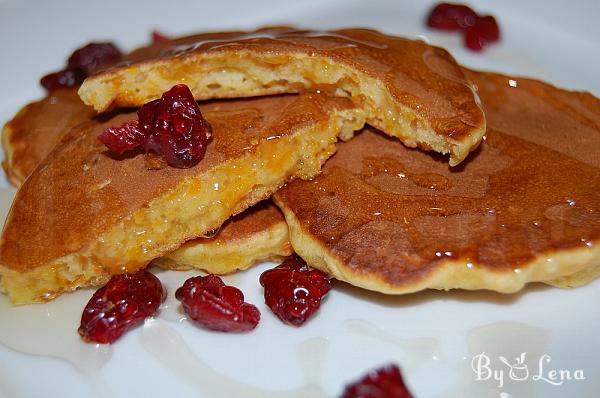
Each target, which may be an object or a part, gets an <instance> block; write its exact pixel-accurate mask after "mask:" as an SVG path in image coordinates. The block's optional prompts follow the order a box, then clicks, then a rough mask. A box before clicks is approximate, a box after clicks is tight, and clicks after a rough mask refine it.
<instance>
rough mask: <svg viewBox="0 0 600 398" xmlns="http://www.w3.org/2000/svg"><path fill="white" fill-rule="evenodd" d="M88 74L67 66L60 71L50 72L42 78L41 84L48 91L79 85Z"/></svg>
mask: <svg viewBox="0 0 600 398" xmlns="http://www.w3.org/2000/svg"><path fill="white" fill-rule="evenodd" d="M86 77H87V75H86V74H85V73H84V72H83V71H81V70H79V69H74V68H66V69H63V70H61V71H58V72H54V73H50V74H48V75H46V76H44V77H42V78H41V79H40V84H41V85H42V86H43V87H44V88H45V89H46V90H48V91H52V90H56V89H57V88H59V87H76V86H79V85H80V84H81V83H83V81H84V80H85V78H86Z"/></svg>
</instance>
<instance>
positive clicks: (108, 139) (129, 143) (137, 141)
mask: <svg viewBox="0 0 600 398" xmlns="http://www.w3.org/2000/svg"><path fill="white" fill-rule="evenodd" d="M139 124H140V123H139V121H137V120H130V121H128V122H126V123H124V124H122V125H121V126H119V127H110V128H107V129H106V130H104V132H103V133H102V134H100V135H99V136H98V139H99V140H100V141H102V143H103V144H104V145H106V146H107V147H108V148H110V149H111V150H112V151H113V152H116V153H118V154H122V153H123V152H127V151H130V150H132V149H135V148H137V147H138V146H140V145H141V144H142V142H143V141H144V140H145V138H146V137H145V136H144V135H143V134H142V132H141V131H140V128H139Z"/></svg>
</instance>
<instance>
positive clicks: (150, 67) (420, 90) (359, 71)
mask: <svg viewBox="0 0 600 398" xmlns="http://www.w3.org/2000/svg"><path fill="white" fill-rule="evenodd" d="M181 82H185V83H186V84H187V85H188V86H189V87H190V89H191V90H192V92H193V94H194V96H195V97H196V99H211V98H237V97H251V96H258V95H266V94H279V93H295V92H301V91H307V90H308V91H310V92H314V91H317V92H325V93H329V94H335V95H340V96H347V97H350V98H352V100H353V101H354V102H355V104H357V106H359V107H361V108H362V109H364V110H365V111H366V113H367V121H368V123H369V124H371V125H373V126H375V127H377V128H379V129H381V130H382V131H384V132H386V133H387V134H390V135H392V136H395V137H398V138H400V140H401V141H402V142H403V143H404V144H405V145H407V146H409V147H417V146H418V147H420V148H423V149H427V150H433V151H436V152H439V153H443V154H450V164H451V165H456V164H458V163H460V162H461V161H462V160H463V159H464V158H465V157H466V156H467V155H468V153H469V152H470V151H471V150H473V149H474V148H476V147H477V145H478V144H479V142H480V141H481V139H482V137H483V135H484V133H485V118H484V114H483V112H482V110H481V107H480V106H479V104H478V98H477V96H476V94H475V93H474V91H473V88H472V85H471V83H470V82H469V80H468V79H467V78H466V77H465V75H464V73H463V72H462V70H461V68H460V67H459V66H458V65H457V64H456V61H455V60H454V58H452V56H451V55H450V54H449V53H448V52H447V51H446V50H444V49H441V48H438V47H433V46H430V45H428V44H426V43H424V42H422V41H416V40H408V39H403V38H399V37H394V36H389V35H385V34H382V33H379V32H377V31H374V30H367V29H343V30H336V31H331V32H315V31H298V30H295V29H293V28H287V27H281V28H265V29H261V30H258V31H255V32H224V33H207V34H200V35H195V36H189V37H184V38H181V39H177V40H173V41H167V42H164V43H157V44H155V45H152V46H150V47H147V48H142V49H139V50H137V51H134V52H133V53H131V54H130V55H129V56H128V57H126V59H125V62H124V63H122V64H121V65H120V66H117V67H115V68H111V69H108V70H105V71H103V72H100V73H98V74H96V75H93V76H91V77H89V78H88V79H86V81H85V82H84V83H83V85H82V86H81V89H80V90H79V95H80V96H81V98H82V99H83V101H84V102H85V103H86V104H88V105H93V106H94V108H95V109H96V110H98V111H104V110H106V109H108V108H109V107H111V106H117V107H127V106H140V105H142V104H144V103H146V102H148V101H150V100H153V99H155V98H158V97H159V96H160V95H161V94H162V93H163V92H164V91H166V90H167V89H169V88H170V87H172V86H173V85H174V84H177V83H181Z"/></svg>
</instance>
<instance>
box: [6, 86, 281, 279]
mask: <svg viewBox="0 0 600 398" xmlns="http://www.w3.org/2000/svg"><path fill="white" fill-rule="evenodd" d="M93 115H94V112H93V110H92V109H91V108H90V107H88V106H86V105H84V104H83V102H81V100H80V99H79V96H78V95H77V92H76V90H75V89H61V90H57V91H54V92H52V93H50V94H49V96H48V97H46V98H44V99H42V100H40V101H37V102H35V103H32V104H29V105H26V106H25V107H24V108H23V109H22V110H20V111H19V113H18V114H17V115H16V116H15V117H14V118H13V120H11V121H10V122H8V123H7V124H6V126H5V130H4V133H5V135H4V138H5V146H6V155H7V156H6V158H7V159H8V161H7V162H6V164H5V167H6V171H7V175H9V176H11V181H12V182H13V183H14V184H15V185H17V186H18V185H20V184H21V183H22V182H23V181H24V180H25V178H27V176H29V174H31V172H33V170H35V168H37V166H38V165H39V164H40V163H41V162H42V161H43V160H44V159H45V158H46V156H47V155H48V154H49V153H50V152H51V151H52V148H53V147H54V146H55V145H56V143H57V142H58V141H59V140H60V138H61V137H62V136H63V135H65V134H66V133H67V131H68V130H70V129H71V128H72V127H74V126H75V125H77V124H79V123H81V122H83V121H87V122H91V121H92V117H93ZM15 148H18V150H15ZM291 252H292V249H291V245H290V244H289V241H288V230H287V224H286V223H285V220H284V219H283V216H282V215H281V212H280V211H279V209H278V208H277V207H276V206H275V205H273V204H272V203H271V202H270V201H268V202H264V203H260V204H257V205H256V206H252V207H251V208H249V209H247V210H245V211H243V212H242V213H240V214H238V215H237V216H235V217H232V218H231V219H229V220H227V221H226V222H225V224H224V225H223V226H222V227H221V228H220V229H219V231H218V232H217V233H216V235H215V236H213V237H212V238H209V239H207V238H198V239H195V240H192V241H190V242H186V243H185V244H183V245H182V246H181V247H180V248H179V249H177V250H175V251H174V252H171V253H168V254H167V255H165V257H162V258H158V259H156V260H155V261H154V264H157V265H160V266H162V267H163V268H170V269H178V270H185V269H190V268H199V269H202V270H204V271H206V272H209V273H215V274H226V273H230V272H234V271H236V270H242V269H246V268H248V267H250V266H252V265H254V264H257V263H259V262H263V261H276V260H279V259H280V258H282V257H284V256H288V255H290V254H291Z"/></svg>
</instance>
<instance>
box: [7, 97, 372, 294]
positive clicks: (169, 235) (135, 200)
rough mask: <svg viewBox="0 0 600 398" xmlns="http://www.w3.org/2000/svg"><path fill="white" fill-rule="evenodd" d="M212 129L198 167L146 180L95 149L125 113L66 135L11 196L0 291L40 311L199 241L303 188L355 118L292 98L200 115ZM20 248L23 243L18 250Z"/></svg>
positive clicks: (357, 122)
mask: <svg viewBox="0 0 600 398" xmlns="http://www.w3.org/2000/svg"><path fill="white" fill-rule="evenodd" d="M201 109H202V112H203V114H204V116H205V118H206V119H207V120H208V121H209V123H210V124H211V125H212V128H213V135H212V139H211V142H210V143H209V145H208V147H207V152H206V155H205V157H204V159H203V160H202V161H201V162H200V163H199V164H198V165H196V166H195V167H192V168H189V169H177V168H172V167H164V168H162V169H159V170H150V169H148V168H147V166H146V163H145V158H144V156H143V155H142V154H139V155H137V156H125V157H116V156H113V155H112V154H111V153H109V152H108V151H107V150H106V148H105V147H104V146H103V145H102V143H100V141H99V140H98V139H97V137H98V135H99V134H100V133H101V132H102V131H104V130H105V129H106V128H107V127H111V126H118V125H121V124H122V123H123V122H125V121H128V120H131V119H134V118H136V115H135V113H133V112H125V113H119V114H116V115H111V117H110V118H109V117H105V118H100V119H98V120H94V121H91V122H88V123H84V124H82V125H79V126H78V127H76V128H74V129H72V130H71V131H70V132H69V133H67V135H65V137H63V139H62V141H61V142H60V143H59V144H58V145H57V146H56V147H55V149H54V150H53V151H52V152H51V153H50V155H49V156H48V157H47V158H46V159H45V160H44V161H43V162H42V164H41V165H40V166H39V167H38V168H37V169H36V171H35V172H34V173H33V174H32V175H31V176H29V178H27V180H26V181H25V183H24V184H23V185H22V186H21V188H20V189H19V191H18V192H17V196H16V199H15V202H14V203H13V206H12V209H11V211H10V214H9V216H8V218H7V221H6V224H5V227H4V231H3V235H2V240H1V242H0V274H1V275H2V280H1V282H2V287H3V289H4V290H5V291H7V292H8V294H9V295H10V297H11V299H12V301H13V302H15V303H29V302H34V301H44V300H48V299H51V298H53V297H55V296H56V295H58V294H60V293H61V292H64V291H68V290H73V289H75V288H77V287H80V286H89V285H97V284H102V283H104V282H106V281H107V280H108V278H109V277H110V276H111V275H113V274H118V273H124V272H135V271H137V270H139V269H141V268H143V267H145V266H146V265H147V264H148V263H149V262H150V261H151V260H152V259H154V258H157V257H160V256H161V255H164V254H165V253H168V252H170V251H172V250H174V249H176V248H178V247H179V246H180V245H181V244H182V243H184V242H185V241H187V240H189V239H192V238H196V237H200V236H204V235H206V234H207V233H208V232H209V231H211V230H214V229H216V228H218V227H219V226H220V225H221V224H222V223H223V222H224V221H225V220H227V219H228V218H229V217H231V216H232V215H235V214H238V213H240V212H241V211H243V210H244V209H246V208H248V207H250V206H251V205H253V204H255V203H257V202H259V201H260V200H262V199H265V198H268V197H269V196H270V195H271V193H272V192H274V191H275V190H276V189H278V188H279V187H280V186H281V185H282V184H283V183H284V182H285V181H287V180H290V179H292V178H295V177H300V178H310V177H312V176H314V175H315V174H317V173H318V172H319V170H320V167H321V164H322V163H323V162H324V161H325V160H326V159H327V158H328V157H329V156H331V154H333V152H334V151H335V142H336V138H337V136H338V135H340V134H342V135H344V136H346V137H349V136H351V134H352V131H353V130H355V129H359V128H360V127H361V126H362V125H363V123H364V118H363V112H362V111H360V110H357V109H356V108H354V106H353V105H352V103H351V102H350V101H348V100H347V99H343V98H330V97H326V96H322V95H316V94H313V95H300V96H297V95H288V96H275V97H264V98H259V99H247V100H235V101H233V100H230V101H214V102H210V103H206V104H201ZM23 237H27V238H26V239H24V238H23Z"/></svg>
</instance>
